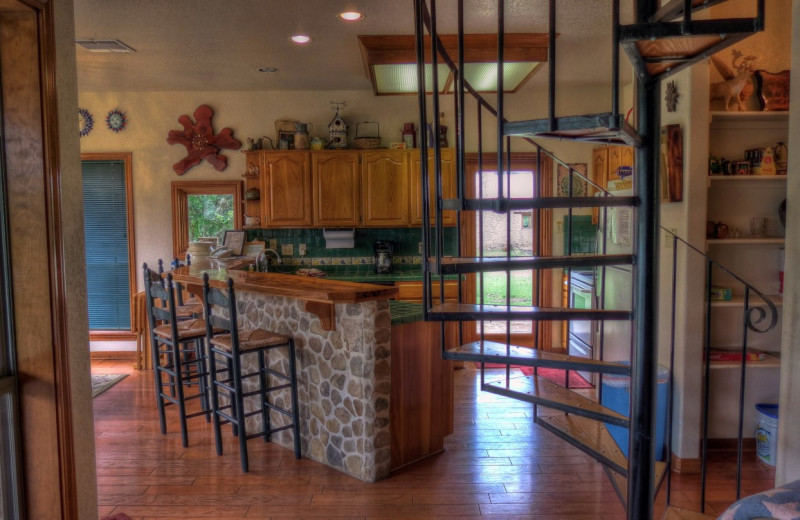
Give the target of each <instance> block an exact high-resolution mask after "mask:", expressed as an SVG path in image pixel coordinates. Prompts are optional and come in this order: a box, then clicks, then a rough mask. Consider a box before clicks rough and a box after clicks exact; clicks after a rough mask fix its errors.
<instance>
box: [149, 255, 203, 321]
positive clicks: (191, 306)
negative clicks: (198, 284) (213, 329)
mask: <svg viewBox="0 0 800 520" xmlns="http://www.w3.org/2000/svg"><path fill="white" fill-rule="evenodd" d="M172 265H173V268H174V267H178V266H180V265H181V263H180V261H179V260H178V257H175V258H174V259H173V260H172ZM186 265H192V262H191V260H190V257H189V255H186ZM158 274H159V275H161V277H162V278H161V279H162V285H164V277H163V275H164V262H163V260H161V259H160V258H159V259H158ZM184 290H185V287H184V286H183V284H181V283H179V282H176V283H175V300H176V302H177V305H176V306H175V315H176V316H177V317H178V319H179V320H190V319H195V318H202V317H203V302H202V301H200V299H199V298H195V297H193V296H192V297H191V299H190V300H187V301H184V298H183V295H184Z"/></svg>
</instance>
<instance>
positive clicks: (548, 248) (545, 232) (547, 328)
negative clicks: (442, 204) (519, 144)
mask: <svg viewBox="0 0 800 520" xmlns="http://www.w3.org/2000/svg"><path fill="white" fill-rule="evenodd" d="M481 157H482V160H483V165H484V170H489V169H496V166H497V154H494V153H484V154H481ZM510 158H511V165H512V166H514V164H519V163H520V162H524V163H525V164H531V163H533V164H537V165H539V170H540V171H538V172H537V177H538V181H539V191H540V194H541V196H550V195H552V193H553V175H554V173H553V161H552V160H551V159H550V157H548V156H547V155H544V154H542V155H540V154H537V153H530V152H527V153H526V152H519V153H511V155H510ZM464 162H465V167H464V171H465V175H464V178H465V182H466V185H465V190H466V192H467V197H468V198H475V197H476V196H477V195H476V194H475V191H474V190H475V188H474V186H475V185H474V183H473V182H467V181H466V179H472V178H473V176H474V175H475V174H476V173H477V168H478V154H477V153H468V154H465V161H464ZM472 214H474V212H471V211H470V212H462V216H461V228H460V238H461V252H460V253H461V255H462V256H466V257H470V256H474V255H475V253H474V252H475V248H476V243H475V232H476V230H475V225H474V219H471V218H470V215H472ZM537 215H538V216H537ZM534 216H535V218H534V223H535V225H536V228H537V232H538V234H539V236H540V237H541V244H542V251H541V252H540V254H541V256H547V255H550V254H552V249H553V210H550V209H546V210H540V212H539V213H537V212H536V211H534ZM548 272H549V271H544V275H543V276H542V278H541V280H542V281H541V285H540V286H539V287H538V288H535V289H534V290H538V297H539V301H541V302H547V303H545V305H546V306H549V305H550V304H549V302H550V301H551V299H552V294H553V283H552V276H547V273H548ZM475 277H476V275H475V274H471V275H467V279H466V282H465V283H464V284H463V289H462V295H463V297H464V301H467V302H475V301H477V300H476V290H475ZM534 283H535V280H534ZM473 323H474V322H465V323H464V324H463V328H462V333H463V335H464V342H465V343H468V342H470V341H477V340H478V339H480V337H479V336H480V335H479V334H478V333H477V332H475V330H474V329H473V328H472V324H473ZM533 327H534V330H536V334H534V333H531V334H526V335H525V336H522V338H521V339H522V341H521V342H519V343H514V344H515V345H520V346H529V347H533V346H537V347H538V348H541V349H543V350H551V348H552V335H553V332H552V327H551V325H550V322H546V321H534V322H533ZM537 334H538V338H539V339H538V342H537V341H535V339H534V338H535V336H536V335H537ZM486 339H490V340H499V341H500V342H503V343H504V342H505V335H503V338H502V339H499V338H497V336H496V335H488V334H487V335H486Z"/></svg>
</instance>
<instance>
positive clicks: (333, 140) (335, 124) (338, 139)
mask: <svg viewBox="0 0 800 520" xmlns="http://www.w3.org/2000/svg"><path fill="white" fill-rule="evenodd" d="M328 133H329V136H330V139H329V140H328V148H347V123H345V122H344V119H342V116H340V115H339V107H336V115H335V116H333V119H331V122H330V124H328Z"/></svg>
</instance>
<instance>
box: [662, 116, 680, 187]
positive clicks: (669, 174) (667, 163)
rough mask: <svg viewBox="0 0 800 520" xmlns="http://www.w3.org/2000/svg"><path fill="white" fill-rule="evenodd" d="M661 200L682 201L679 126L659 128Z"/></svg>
mask: <svg viewBox="0 0 800 520" xmlns="http://www.w3.org/2000/svg"><path fill="white" fill-rule="evenodd" d="M660 155H661V161H660V162H661V168H660V169H661V172H660V173H661V200H662V201H664V202H681V201H682V200H683V130H682V129H681V125H666V126H662V127H661V154H660Z"/></svg>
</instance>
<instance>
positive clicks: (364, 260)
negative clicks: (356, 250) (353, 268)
mask: <svg viewBox="0 0 800 520" xmlns="http://www.w3.org/2000/svg"><path fill="white" fill-rule="evenodd" d="M350 263H351V264H352V265H369V264H373V263H375V259H374V258H373V257H371V256H353V257H350Z"/></svg>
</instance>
